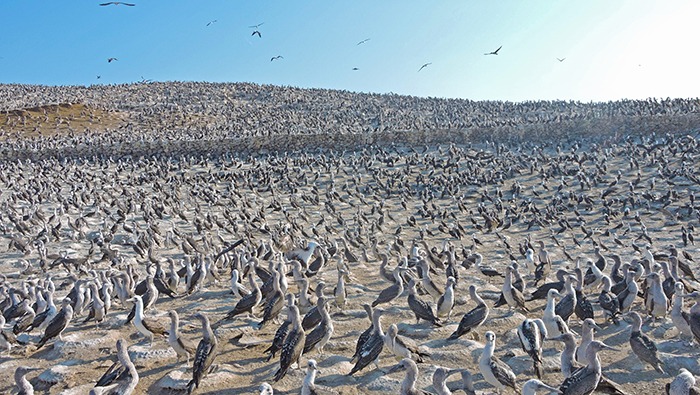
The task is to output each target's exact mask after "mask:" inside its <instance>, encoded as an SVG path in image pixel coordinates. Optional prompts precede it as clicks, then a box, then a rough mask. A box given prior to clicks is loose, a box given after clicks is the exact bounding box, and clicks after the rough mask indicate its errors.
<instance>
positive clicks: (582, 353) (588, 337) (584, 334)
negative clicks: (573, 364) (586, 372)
mask: <svg viewBox="0 0 700 395" xmlns="http://www.w3.org/2000/svg"><path fill="white" fill-rule="evenodd" d="M596 329H597V330H600V327H599V326H598V325H596V323H595V321H593V318H586V319H585V320H583V324H582V325H581V343H579V345H578V347H577V348H576V361H578V362H579V363H582V364H583V363H585V362H586V350H587V349H588V345H589V344H591V342H592V341H593V340H594V336H593V331H595V330H596Z"/></svg>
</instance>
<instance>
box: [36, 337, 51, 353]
mask: <svg viewBox="0 0 700 395" xmlns="http://www.w3.org/2000/svg"><path fill="white" fill-rule="evenodd" d="M47 340H48V339H47V338H45V337H42V338H41V340H39V343H37V345H36V349H37V351H38V350H39V349H40V348H42V347H44V344H46V341H47Z"/></svg>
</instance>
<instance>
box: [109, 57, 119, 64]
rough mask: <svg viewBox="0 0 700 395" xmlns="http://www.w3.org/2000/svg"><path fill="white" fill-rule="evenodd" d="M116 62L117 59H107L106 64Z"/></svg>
mask: <svg viewBox="0 0 700 395" xmlns="http://www.w3.org/2000/svg"><path fill="white" fill-rule="evenodd" d="M117 60H119V59H117V58H108V59H107V63H112V62H114V61H117Z"/></svg>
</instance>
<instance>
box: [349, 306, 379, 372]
mask: <svg viewBox="0 0 700 395" xmlns="http://www.w3.org/2000/svg"><path fill="white" fill-rule="evenodd" d="M373 313H374V314H373V315H372V333H371V334H370V335H369V338H368V339H367V341H366V342H365V343H364V344H363V345H362V349H361V350H360V353H359V357H358V358H357V362H355V366H353V367H352V369H351V370H350V373H348V376H352V375H353V374H355V373H356V372H358V371H360V370H362V369H364V368H365V367H366V366H367V365H369V364H370V363H372V362H374V361H377V360H378V358H379V354H381V352H382V349H384V331H383V330H382V323H381V316H382V314H383V313H384V310H382V309H374V311H373Z"/></svg>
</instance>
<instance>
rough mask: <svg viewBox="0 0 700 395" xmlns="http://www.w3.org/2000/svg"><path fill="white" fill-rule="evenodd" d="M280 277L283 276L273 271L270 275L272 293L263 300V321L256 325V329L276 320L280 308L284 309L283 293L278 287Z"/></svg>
mask: <svg viewBox="0 0 700 395" xmlns="http://www.w3.org/2000/svg"><path fill="white" fill-rule="evenodd" d="M282 276H284V274H282V273H279V272H278V271H277V270H274V271H273V273H272V287H273V291H272V292H270V293H269V294H268V295H267V299H266V300H265V309H264V311H263V319H262V321H260V322H259V323H258V329H262V328H263V327H264V326H265V324H267V323H268V322H270V321H271V320H274V319H276V318H277V316H278V315H279V313H280V311H282V307H284V292H283V291H282V288H281V286H280V281H281V277H282Z"/></svg>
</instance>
